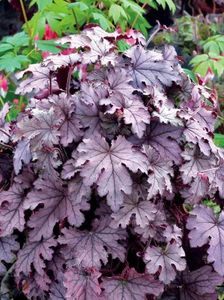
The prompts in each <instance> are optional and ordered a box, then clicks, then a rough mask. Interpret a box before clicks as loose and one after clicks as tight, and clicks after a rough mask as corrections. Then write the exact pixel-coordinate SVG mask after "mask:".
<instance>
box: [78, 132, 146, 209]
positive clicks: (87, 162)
mask: <svg viewBox="0 0 224 300" xmlns="http://www.w3.org/2000/svg"><path fill="white" fill-rule="evenodd" d="M77 150H78V153H79V158H78V159H77V162H76V166H77V167H82V169H81V172H80V175H81V176H82V177H83V180H84V184H85V185H87V186H91V185H92V184H93V183H96V184H97V186H98V187H97V190H98V193H99V195H100V196H106V195H107V201H108V204H109V205H110V206H111V208H112V209H113V210H114V211H117V210H118V209H119V207H120V205H121V204H122V203H123V198H124V194H123V193H122V192H124V193H126V194H130V193H131V185H132V180H131V177H130V175H129V173H128V170H127V168H128V169H130V170H131V171H132V172H137V171H138V170H141V171H142V172H143V173H144V172H146V170H147V162H146V160H145V156H144V155H143V154H142V153H141V152H139V151H136V150H134V149H133V147H132V144H131V143H129V142H128V141H127V140H126V139H125V138H124V137H122V136H119V137H118V138H117V140H116V141H113V142H112V145H111V147H110V146H109V145H108V143H107V142H106V140H105V139H104V138H102V137H100V136H99V135H96V136H95V137H94V138H92V139H86V140H84V141H83V143H81V144H80V145H79V147H78V149H77ZM124 165H125V166H126V167H125V166H124Z"/></svg>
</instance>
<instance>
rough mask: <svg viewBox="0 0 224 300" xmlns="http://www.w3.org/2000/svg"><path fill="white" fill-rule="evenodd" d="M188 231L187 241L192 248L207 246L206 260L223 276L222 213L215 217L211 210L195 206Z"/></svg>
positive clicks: (188, 222)
mask: <svg viewBox="0 0 224 300" xmlns="http://www.w3.org/2000/svg"><path fill="white" fill-rule="evenodd" d="M187 229H189V230H190V233H189V239H190V244H191V246H192V247H200V246H203V245H205V244H207V243H208V244H209V248H208V250H207V253H208V257H207V260H208V262H210V263H213V266H214V269H215V271H216V272H217V273H219V274H220V275H221V276H223V275H224V263H223V259H224V258H223V251H224V250H223V249H224V213H223V212H221V213H220V215H219V216H216V215H215V214H214V212H213V210H212V209H211V208H209V207H205V206H203V205H199V206H196V207H195V208H194V209H193V211H191V214H190V216H189V218H188V221H187Z"/></svg>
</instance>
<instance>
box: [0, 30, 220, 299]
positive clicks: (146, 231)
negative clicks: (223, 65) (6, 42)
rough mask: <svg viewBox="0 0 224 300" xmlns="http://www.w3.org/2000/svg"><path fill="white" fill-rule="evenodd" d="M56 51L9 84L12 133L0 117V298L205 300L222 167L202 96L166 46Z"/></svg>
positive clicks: (109, 37)
mask: <svg viewBox="0 0 224 300" xmlns="http://www.w3.org/2000/svg"><path fill="white" fill-rule="evenodd" d="M60 42H61V43H62V44H63V43H69V47H70V50H66V54H65V53H64V52H62V53H61V54H57V55H52V56H48V57H47V58H46V59H45V60H44V61H43V62H42V63H41V64H35V65H30V67H29V68H28V69H27V70H25V71H23V72H22V73H19V74H18V76H17V77H18V78H19V79H21V78H23V80H21V83H20V86H19V87H18V90H17V92H18V93H21V94H29V95H30V101H29V104H28V106H27V108H26V110H25V111H24V112H23V113H21V114H20V115H19V117H18V119H17V121H16V122H13V123H11V124H9V123H6V122H5V121H4V119H5V117H6V114H7V112H8V106H7V105H6V106H5V107H4V109H3V110H2V112H1V135H0V137H1V143H2V144H4V148H3V150H2V153H1V161H0V162H1V186H2V191H1V193H0V204H1V206H0V236H1V238H0V247H1V251H0V255H1V274H2V276H4V277H3V281H2V284H1V292H2V293H3V294H5V297H8V295H10V296H12V293H13V287H15V286H16V287H17V289H18V290H22V291H23V293H24V294H25V295H26V297H27V298H28V299H68V300H74V299H78V300H84V299H85V300H89V299H91V300H92V299H107V300H113V299H116V300H124V299H128V300H129V299H137V300H141V299H181V300H190V299H197V300H199V299H203V300H205V299H209V300H211V299H216V298H217V295H216V287H217V286H218V285H220V284H222V282H223V275H224V257H223V252H224V213H223V211H222V206H223V200H221V198H224V184H223V179H224V163H223V157H224V156H223V153H222V152H221V150H220V149H219V148H217V147H216V146H215V145H214V143H213V131H214V123H215V120H216V113H215V110H216V99H215V98H214V95H213V94H211V93H209V91H208V90H206V88H205V87H204V86H202V85H195V84H193V83H192V82H191V81H190V79H189V78H188V77H187V76H186V75H185V74H184V72H183V70H182V68H181V67H180V65H179V63H178V60H177V55H176V52H175V50H174V48H173V47H172V46H166V47H164V49H162V51H158V50H148V49H146V46H145V44H146V41H145V39H144V38H143V37H142V36H141V34H139V33H136V32H132V31H130V32H129V33H126V34H121V33H119V32H114V33H106V32H104V31H103V30H101V29H100V28H99V27H92V28H87V29H86V30H84V31H83V32H82V33H81V34H79V35H72V36H68V37H65V38H62V39H61V40H60ZM130 43H131V44H132V46H131V47H128V46H127V44H130ZM119 45H122V46H123V48H124V46H125V47H126V46H127V47H126V48H129V49H127V50H125V51H123V52H121V51H120V46H119ZM206 197H207V199H212V200H213V202H212V201H206V202H204V201H203V200H204V199H205V198H206ZM211 203H214V207H215V208H216V209H215V210H214V207H213V205H212V204H211ZM209 206H210V207H209ZM217 208H218V209H217ZM10 293H11V294H10ZM2 297H4V296H3V295H2ZM1 299H3V298H1ZM6 299H8V298H6Z"/></svg>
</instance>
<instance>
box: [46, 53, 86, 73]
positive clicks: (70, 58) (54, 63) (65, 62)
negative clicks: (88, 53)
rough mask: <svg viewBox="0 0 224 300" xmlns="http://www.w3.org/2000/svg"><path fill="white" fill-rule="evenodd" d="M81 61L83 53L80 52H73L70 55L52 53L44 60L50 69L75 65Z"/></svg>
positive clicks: (54, 69)
mask: <svg viewBox="0 0 224 300" xmlns="http://www.w3.org/2000/svg"><path fill="white" fill-rule="evenodd" d="M80 61H81V55H80V54H78V53H72V54H69V55H62V54H56V55H50V56H48V57H47V58H46V59H45V60H44V61H43V66H44V67H47V68H48V70H51V71H56V70H57V69H59V68H62V67H67V66H74V65H76V64H78V63H79V62H80Z"/></svg>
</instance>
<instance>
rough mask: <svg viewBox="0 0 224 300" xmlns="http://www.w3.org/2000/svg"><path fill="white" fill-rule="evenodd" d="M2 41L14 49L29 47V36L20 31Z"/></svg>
mask: <svg viewBox="0 0 224 300" xmlns="http://www.w3.org/2000/svg"><path fill="white" fill-rule="evenodd" d="M2 41H3V42H4V43H7V44H10V45H12V46H14V47H25V46H28V45H29V36H28V35H27V34H26V33H25V32H24V31H22V32H19V33H16V34H14V35H13V36H8V37H5V38H4V39H3V40H2Z"/></svg>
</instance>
